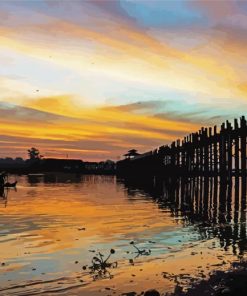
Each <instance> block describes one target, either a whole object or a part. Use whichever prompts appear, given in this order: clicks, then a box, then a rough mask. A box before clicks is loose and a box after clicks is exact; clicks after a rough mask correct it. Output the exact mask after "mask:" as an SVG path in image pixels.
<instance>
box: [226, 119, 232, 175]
mask: <svg viewBox="0 0 247 296" xmlns="http://www.w3.org/2000/svg"><path fill="white" fill-rule="evenodd" d="M226 129H227V174H228V176H229V177H230V176H231V175H232V125H231V123H230V122H229V121H227V122H226Z"/></svg>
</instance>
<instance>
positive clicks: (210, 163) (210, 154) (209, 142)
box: [208, 127, 213, 174]
mask: <svg viewBox="0 0 247 296" xmlns="http://www.w3.org/2000/svg"><path fill="white" fill-rule="evenodd" d="M208 145H209V172H210V174H212V170H213V148H212V128H211V127H210V128H209V135H208Z"/></svg>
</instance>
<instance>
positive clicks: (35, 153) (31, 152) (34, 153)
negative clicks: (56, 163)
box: [27, 147, 42, 159]
mask: <svg viewBox="0 0 247 296" xmlns="http://www.w3.org/2000/svg"><path fill="white" fill-rule="evenodd" d="M27 152H28V156H29V158H30V159H41V158H42V155H40V152H39V149H37V148H34V147H32V148H30V149H28V150H27Z"/></svg>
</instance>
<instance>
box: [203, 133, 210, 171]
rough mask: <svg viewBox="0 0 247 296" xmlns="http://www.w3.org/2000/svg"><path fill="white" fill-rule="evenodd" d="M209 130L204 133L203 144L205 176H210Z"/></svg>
mask: <svg viewBox="0 0 247 296" xmlns="http://www.w3.org/2000/svg"><path fill="white" fill-rule="evenodd" d="M208 143H209V141H208V129H207V128H205V130H204V133H203V144H204V163H203V166H204V172H205V175H208V171H209V167H208V166H209V158H208Z"/></svg>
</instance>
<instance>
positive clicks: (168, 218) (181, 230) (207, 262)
mask: <svg viewBox="0 0 247 296" xmlns="http://www.w3.org/2000/svg"><path fill="white" fill-rule="evenodd" d="M11 179H12V180H15V179H17V180H18V188H17V191H15V190H14V189H11V190H8V191H5V192H4V193H2V195H3V196H2V197H0V295H18V296H19V295H20V296H21V295H42V294H45V295H89V296H90V295H121V293H124V292H130V291H136V292H138V293H140V292H141V291H144V290H146V289H150V288H156V289H158V290H159V291H160V292H164V291H172V290H173V288H174V286H175V284H176V283H177V282H179V283H181V284H182V285H183V286H184V287H186V284H187V280H188V278H190V277H194V278H195V279H198V278H205V277H207V276H208V275H209V273H210V272H211V271H213V270H215V269H227V268H229V265H230V263H231V262H232V261H233V260H236V258H237V257H239V256H244V254H245V252H246V249H247V239H246V190H245V187H246V184H245V182H243V180H241V179H240V180H237V181H236V180H235V179H233V180H232V183H230V184H228V185H226V184H223V183H221V182H220V180H218V179H203V178H201V179H200V178H198V179H191V180H184V179H183V180H177V181H176V182H171V180H170V181H169V180H166V181H164V180H159V179H146V180H143V179H142V180H138V181H137V180H134V179H128V180H126V179H116V177H113V176H82V177H75V176H73V175H60V176H56V177H55V176H46V177H45V178H43V177H32V178H28V177H25V176H23V177H15V176H12V177H11ZM131 241H134V242H135V243H136V245H137V247H138V248H139V249H141V250H144V249H145V250H146V251H148V250H151V251H150V252H149V251H148V252H147V253H145V252H144V254H139V256H138V254H137V253H136V249H135V248H134V247H133V245H132V244H130V242H131ZM110 249H114V250H115V253H114V254H113V255H112V257H111V258H110V259H109V262H115V261H117V263H118V266H117V268H113V267H109V268H108V269H107V272H102V271H101V270H97V271H94V272H92V270H91V269H90V268H89V267H90V266H91V265H92V263H91V261H92V258H93V257H94V256H97V252H101V253H102V254H104V255H105V257H106V256H107V255H108V254H109V250H110ZM105 257H104V258H105ZM83 266H87V268H86V269H85V270H84V269H83V268H82V267H83Z"/></svg>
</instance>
